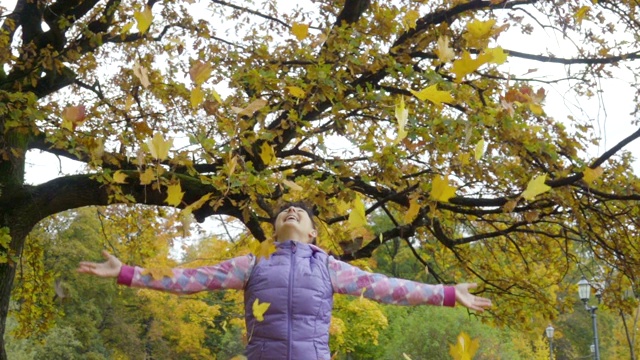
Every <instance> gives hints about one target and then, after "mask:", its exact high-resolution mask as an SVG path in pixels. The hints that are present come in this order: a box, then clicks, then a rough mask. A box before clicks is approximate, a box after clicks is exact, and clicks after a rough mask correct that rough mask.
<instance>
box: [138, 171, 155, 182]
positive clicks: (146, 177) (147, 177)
mask: <svg viewBox="0 0 640 360" xmlns="http://www.w3.org/2000/svg"><path fill="white" fill-rule="evenodd" d="M155 179H156V173H155V171H153V169H152V168H150V167H148V168H146V169H145V170H144V172H143V173H141V174H140V185H149V184H151V182H153V180H155Z"/></svg>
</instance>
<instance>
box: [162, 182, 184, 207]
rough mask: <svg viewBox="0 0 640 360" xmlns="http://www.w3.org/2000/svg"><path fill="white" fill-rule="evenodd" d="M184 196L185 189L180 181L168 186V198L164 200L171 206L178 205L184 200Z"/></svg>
mask: <svg viewBox="0 0 640 360" xmlns="http://www.w3.org/2000/svg"><path fill="white" fill-rule="evenodd" d="M183 196H184V191H182V187H181V186H180V182H179V181H178V182H176V183H174V184H171V185H169V186H167V198H166V199H165V200H164V201H165V202H166V203H167V204H169V205H171V206H178V205H180V203H181V202H182V197H183Z"/></svg>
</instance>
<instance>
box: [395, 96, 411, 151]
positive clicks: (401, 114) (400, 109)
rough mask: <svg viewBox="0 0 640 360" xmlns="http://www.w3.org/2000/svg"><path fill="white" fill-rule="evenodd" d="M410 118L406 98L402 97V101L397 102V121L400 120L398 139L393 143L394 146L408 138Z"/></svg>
mask: <svg viewBox="0 0 640 360" xmlns="http://www.w3.org/2000/svg"><path fill="white" fill-rule="evenodd" d="M408 117H409V110H407V109H405V106H404V97H403V96H401V97H400V101H397V100H396V119H397V120H398V137H397V138H396V140H395V141H394V142H393V144H394V145H396V144H398V143H399V142H400V141H402V139H404V138H405V137H406V136H407V130H406V129H405V127H406V125H407V118H408Z"/></svg>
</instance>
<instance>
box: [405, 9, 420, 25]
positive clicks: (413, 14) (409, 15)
mask: <svg viewBox="0 0 640 360" xmlns="http://www.w3.org/2000/svg"><path fill="white" fill-rule="evenodd" d="M419 18H420V13H419V12H418V11H416V10H409V11H407V12H406V13H405V15H404V18H402V24H403V25H404V26H405V27H406V28H409V29H415V27H416V22H417V21H418V19H419Z"/></svg>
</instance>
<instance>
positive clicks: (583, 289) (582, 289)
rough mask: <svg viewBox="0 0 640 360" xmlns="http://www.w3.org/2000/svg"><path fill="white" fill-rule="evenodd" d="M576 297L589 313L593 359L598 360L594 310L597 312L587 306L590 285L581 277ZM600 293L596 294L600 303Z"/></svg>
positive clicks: (598, 352) (598, 351) (594, 308)
mask: <svg viewBox="0 0 640 360" xmlns="http://www.w3.org/2000/svg"><path fill="white" fill-rule="evenodd" d="M578 295H580V300H582V302H583V303H584V306H585V308H586V309H587V311H588V312H590V313H591V322H592V323H593V345H592V346H593V349H594V350H595V359H596V360H600V349H599V347H598V325H597V323H596V310H598V307H597V306H591V305H589V304H588V301H589V298H590V297H591V284H589V282H588V281H587V279H586V278H585V277H584V276H583V277H582V279H580V281H579V282H578ZM601 296H602V293H601V292H600V290H598V292H597V293H596V297H597V298H598V301H600V297H601Z"/></svg>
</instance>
